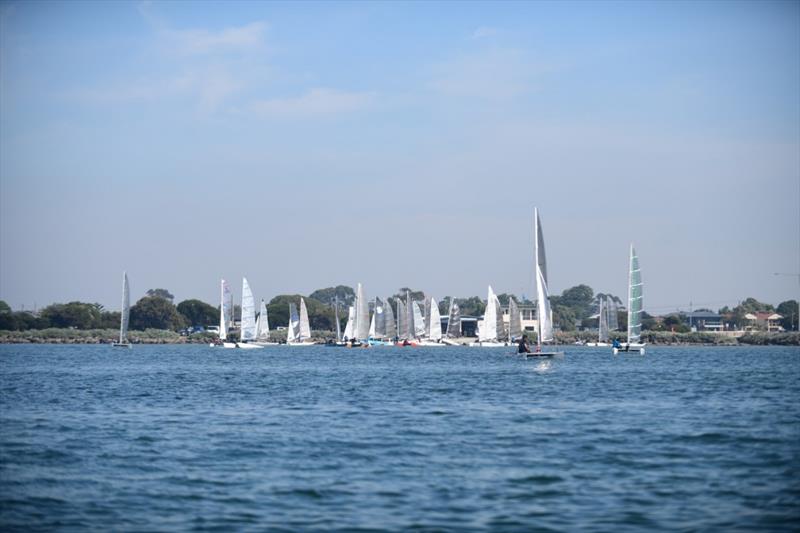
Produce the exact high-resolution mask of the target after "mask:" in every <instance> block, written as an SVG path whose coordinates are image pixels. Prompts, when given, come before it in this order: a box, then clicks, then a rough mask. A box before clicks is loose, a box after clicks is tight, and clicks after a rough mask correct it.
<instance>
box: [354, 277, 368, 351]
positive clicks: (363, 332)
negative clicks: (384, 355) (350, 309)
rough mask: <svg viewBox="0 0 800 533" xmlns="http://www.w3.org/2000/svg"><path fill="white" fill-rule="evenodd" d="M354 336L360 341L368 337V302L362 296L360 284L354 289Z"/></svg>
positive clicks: (362, 291)
mask: <svg viewBox="0 0 800 533" xmlns="http://www.w3.org/2000/svg"><path fill="white" fill-rule="evenodd" d="M355 336H356V338H357V339H360V340H366V339H367V338H368V337H369V302H368V301H367V299H366V297H365V296H364V289H363V287H362V286H361V284H360V283H359V284H358V287H357V289H356V331H355Z"/></svg>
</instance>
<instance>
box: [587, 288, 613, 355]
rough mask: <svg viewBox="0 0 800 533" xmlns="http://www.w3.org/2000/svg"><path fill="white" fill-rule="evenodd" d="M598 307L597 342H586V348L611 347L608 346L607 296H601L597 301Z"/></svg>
mask: <svg viewBox="0 0 800 533" xmlns="http://www.w3.org/2000/svg"><path fill="white" fill-rule="evenodd" d="M599 302H600V306H599V312H598V314H597V342H587V343H586V346H600V347H607V346H611V345H610V344H608V332H609V328H608V317H609V300H608V297H607V296H602V297H600V299H599Z"/></svg>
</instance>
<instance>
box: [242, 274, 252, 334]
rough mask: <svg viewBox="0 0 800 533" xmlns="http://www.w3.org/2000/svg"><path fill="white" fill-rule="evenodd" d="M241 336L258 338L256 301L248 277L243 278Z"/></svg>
mask: <svg viewBox="0 0 800 533" xmlns="http://www.w3.org/2000/svg"><path fill="white" fill-rule="evenodd" d="M240 338H241V340H243V341H252V340H255V338H256V302H255V299H253V291H251V290H250V284H249V283H247V278H242V325H241V333H240Z"/></svg>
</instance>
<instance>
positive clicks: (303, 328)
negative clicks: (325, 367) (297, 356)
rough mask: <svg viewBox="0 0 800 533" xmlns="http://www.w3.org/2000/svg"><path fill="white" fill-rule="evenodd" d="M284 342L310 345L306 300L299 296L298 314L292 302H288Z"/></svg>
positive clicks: (295, 344) (293, 344) (311, 343)
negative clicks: (287, 318) (287, 323)
mask: <svg viewBox="0 0 800 533" xmlns="http://www.w3.org/2000/svg"><path fill="white" fill-rule="evenodd" d="M286 344H287V345H288V346H311V345H313V344H314V342H312V341H311V327H310V325H309V322H308V309H307V308H306V302H305V300H303V298H302V297H300V314H299V315H298V313H297V307H295V305H294V302H291V303H289V327H288V328H286Z"/></svg>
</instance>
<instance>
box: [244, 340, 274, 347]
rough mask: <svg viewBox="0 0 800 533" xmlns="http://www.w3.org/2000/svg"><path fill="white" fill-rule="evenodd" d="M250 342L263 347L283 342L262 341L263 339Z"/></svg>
mask: <svg viewBox="0 0 800 533" xmlns="http://www.w3.org/2000/svg"><path fill="white" fill-rule="evenodd" d="M250 344H255V345H256V346H260V347H261V348H267V347H269V346H280V345H281V343H279V342H262V341H251V342H250Z"/></svg>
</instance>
